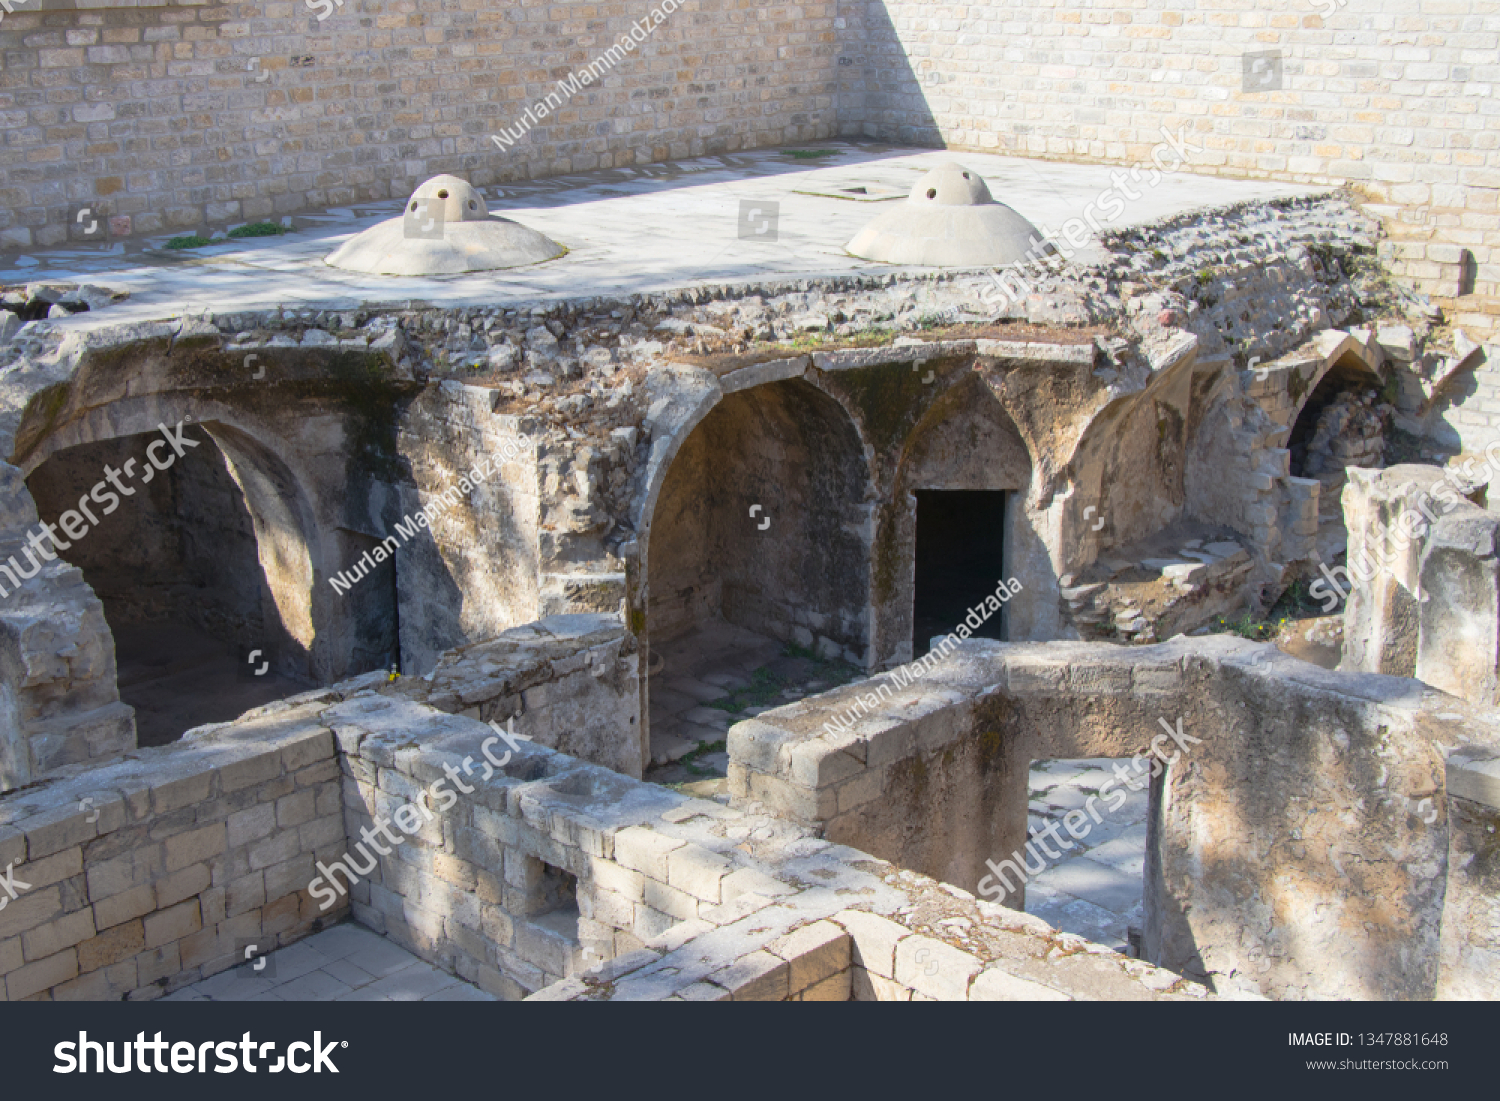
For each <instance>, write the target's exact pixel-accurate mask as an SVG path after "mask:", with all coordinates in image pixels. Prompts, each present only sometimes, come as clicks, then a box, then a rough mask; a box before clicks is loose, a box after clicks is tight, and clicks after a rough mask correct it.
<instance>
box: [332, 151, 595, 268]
mask: <svg viewBox="0 0 1500 1101" xmlns="http://www.w3.org/2000/svg"><path fill="white" fill-rule="evenodd" d="M567 251H568V250H567V249H565V248H563V247H562V245H559V244H558V243H557V242H556V241H554V240H552V239H551V238H548V237H544V236H543V235H542V234H540V233H538V232H536V230H534V229H528V228H527V227H526V226H523V225H521V224H520V223H519V222H513V221H511V220H510V219H509V218H502V217H500V216H499V215H491V214H490V212H489V207H487V206H486V205H485V202H484V196H482V195H481V194H480V193H479V191H478V190H477V189H476V188H474V187H473V186H472V185H470V183H469V182H468V181H467V180H461V179H459V178H458V177H457V176H434V177H433V178H432V179H430V180H428V181H427V182H426V183H424V184H422V185H421V186H420V187H418V188H417V189H416V190H415V191H413V192H412V193H411V198H410V199H408V200H407V201H406V206H405V208H404V209H403V210H402V212H401V216H400V217H399V218H390V219H388V220H386V221H384V222H381V223H380V224H379V225H375V226H371V227H370V228H369V229H367V230H365V231H364V232H363V233H361V234H358V235H357V236H355V237H352V238H350V239H349V240H347V241H345V242H344V243H343V244H342V245H340V246H339V247H338V248H337V249H336V250H334V252H333V253H332V254H331V255H329V257H328V259H327V263H329V264H331V265H332V266H333V267H336V268H344V269H347V270H349V271H362V272H367V273H369V274H371V275H457V274H459V273H461V272H466V271H495V270H498V269H500V268H515V267H520V266H521V265H523V264H535V263H539V262H541V261H543V260H552V259H555V258H556V257H559V256H561V255H563V254H564V253H565V252H567Z"/></svg>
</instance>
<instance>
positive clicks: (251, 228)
mask: <svg viewBox="0 0 1500 1101" xmlns="http://www.w3.org/2000/svg"><path fill="white" fill-rule="evenodd" d="M289 232H291V231H290V230H288V229H287V228H286V226H280V225H277V224H276V223H275V222H251V223H250V224H249V225H247V226H236V227H235V228H234V229H231V230H230V231H229V236H231V237H280V236H281V235H282V234H283V233H289Z"/></svg>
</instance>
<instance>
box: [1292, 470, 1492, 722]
mask: <svg viewBox="0 0 1500 1101" xmlns="http://www.w3.org/2000/svg"><path fill="white" fill-rule="evenodd" d="M1468 465H1469V469H1470V470H1471V472H1472V473H1475V475H1476V477H1475V478H1470V477H1466V476H1465V475H1464V474H1463V473H1462V471H1461V470H1460V469H1459V468H1443V467H1435V466H1417V465H1405V466H1393V467H1388V468H1387V469H1385V470H1378V471H1377V470H1360V469H1351V470H1350V471H1349V482H1348V485H1346V486H1345V488H1344V497H1343V503H1344V520H1345V525H1346V526H1347V528H1348V530H1349V551H1348V555H1347V559H1348V563H1347V565H1346V566H1344V567H1340V568H1339V569H1336V570H1330V571H1327V573H1328V575H1330V576H1325V578H1324V579H1323V583H1324V585H1325V586H1327V587H1329V588H1330V589H1331V588H1332V587H1333V586H1335V585H1337V586H1338V587H1339V588H1341V589H1343V590H1344V591H1346V592H1347V593H1348V597H1349V599H1348V603H1347V604H1346V605H1345V606H1344V659H1343V661H1342V663H1341V664H1340V668H1343V669H1349V670H1357V671H1360V672H1371V673H1390V674H1394V675H1396V676H1415V677H1416V678H1417V679H1418V680H1420V681H1423V682H1425V683H1427V684H1430V685H1432V686H1433V687H1435V688H1441V689H1442V690H1443V691H1445V692H1451V693H1453V694H1454V695H1455V696H1461V697H1463V698H1464V699H1467V700H1471V701H1473V702H1475V703H1482V704H1490V703H1495V702H1497V701H1500V514H1497V513H1493V512H1490V511H1488V510H1487V509H1483V508H1480V507H1479V506H1477V505H1475V504H1473V503H1471V502H1470V501H1468V500H1466V499H1465V498H1464V497H1463V496H1462V494H1463V493H1464V492H1465V491H1467V490H1468V489H1469V488H1470V485H1471V484H1473V483H1474V482H1475V481H1478V482H1483V480H1484V476H1483V475H1482V474H1479V473H1478V472H1477V470H1476V469H1475V468H1474V467H1473V464H1468ZM1315 595H1316V594H1315Z"/></svg>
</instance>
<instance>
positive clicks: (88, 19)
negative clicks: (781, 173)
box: [0, 0, 836, 247]
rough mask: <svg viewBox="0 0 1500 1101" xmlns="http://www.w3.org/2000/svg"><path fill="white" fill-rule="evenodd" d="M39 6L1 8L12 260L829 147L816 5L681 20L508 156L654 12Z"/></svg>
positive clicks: (283, 1)
mask: <svg viewBox="0 0 1500 1101" xmlns="http://www.w3.org/2000/svg"><path fill="white" fill-rule="evenodd" d="M39 7H40V4H38V3H36V2H35V0H33V3H31V4H29V5H25V6H21V5H17V6H16V8H15V10H14V11H13V12H12V13H10V14H7V15H6V16H5V18H4V23H3V25H0V49H3V50H4V51H5V72H4V75H3V78H0V122H3V126H4V130H5V140H4V146H3V147H4V149H5V157H4V160H3V165H0V242H3V244H4V245H5V246H9V247H24V246H31V245H37V246H46V245H52V244H56V243H57V242H59V241H61V240H63V239H65V237H66V236H67V235H68V233H70V232H81V230H82V227H81V226H78V225H75V224H74V223H73V221H72V219H73V214H74V212H75V211H76V210H77V209H78V208H79V207H82V206H91V207H92V208H93V211H94V216H95V217H96V218H97V217H101V216H102V217H104V218H108V219H110V222H109V224H110V227H111V231H112V232H113V233H116V234H121V233H132V234H136V235H139V234H143V233H145V234H150V233H160V232H162V231H164V230H188V229H191V228H192V227H195V226H202V225H204V224H205V223H208V224H216V225H217V224H225V223H235V222H244V221H253V220H257V219H263V218H271V217H276V216H279V215H282V214H286V213H289V212H292V211H297V210H303V209H306V208H309V207H327V206H337V205H339V204H343V203H351V202H357V201H360V200H366V199H385V198H392V197H396V198H404V197H405V196H406V195H408V194H410V192H411V191H412V189H413V188H414V186H415V185H416V184H417V183H419V182H421V181H422V180H423V179H425V178H427V177H429V176H432V175H435V174H437V173H440V172H451V173H455V174H457V175H461V176H464V177H465V178H467V179H469V180H470V181H471V182H472V183H474V184H476V185H479V186H483V185H486V184H492V183H496V182H498V181H503V180H514V179H524V178H527V177H531V176H546V175H558V174H562V173H567V172H580V171H586V170H589V169H596V168H607V167H626V166H631V165H636V164H643V163H646V162H648V161H660V160H665V159H668V158H682V157H690V156H699V155H703V154H709V153H726V152H733V151H735V150H738V149H746V148H753V147H756V146H760V145H768V144H776V143H781V142H796V141H806V140H810V139H814V138H823V137H829V136H831V135H832V134H833V132H834V129H835V122H834V78H833V72H834V68H835V52H836V47H835V44H834V40H833V39H834V18H833V13H834V4H833V3H832V2H831V0H814V2H812V3H807V4H799V5H795V6H791V5H788V6H770V5H756V4H749V3H744V2H741V0H682V3H681V5H680V8H679V10H677V11H676V12H675V13H673V14H672V15H670V16H669V17H668V18H667V20H666V22H665V23H664V24H662V25H661V26H659V27H657V28H656V29H655V31H654V33H652V34H651V35H649V36H648V38H647V40H646V42H645V43H644V44H643V45H641V46H639V47H638V48H636V49H635V50H634V52H633V53H632V54H627V55H626V56H625V58H624V60H622V61H620V62H619V64H618V65H617V66H615V68H614V69H613V70H612V71H611V72H610V73H609V74H608V75H606V76H605V77H604V78H603V79H602V80H600V81H598V82H596V83H595V84H594V85H593V86H592V87H585V88H584V89H583V90H582V91H580V92H579V93H578V94H577V95H575V96H574V97H573V98H572V99H571V101H570V102H568V103H567V104H566V105H565V106H563V107H561V108H560V109H559V110H557V111H556V112H555V113H554V114H552V115H550V116H549V117H547V118H546V119H545V120H544V121H543V122H542V123H541V124H540V125H538V126H537V127H536V128H535V129H534V130H533V131H532V132H531V133H530V134H528V135H527V136H526V137H524V138H522V139H521V140H520V142H519V143H517V144H516V145H515V146H513V147H511V148H509V149H507V150H503V151H502V150H501V149H500V148H499V147H497V145H496V144H495V143H494V142H493V141H491V140H490V139H491V135H493V134H498V133H500V131H501V129H502V127H507V126H509V127H512V128H514V127H515V126H516V125H517V123H518V121H519V120H520V118H521V116H522V114H523V112H525V110H526V109H527V107H528V106H530V105H532V104H534V103H536V102H538V101H539V100H541V99H542V98H544V97H545V96H546V95H547V93H548V92H551V91H554V90H555V88H556V84H557V81H559V80H561V79H563V78H564V77H567V76H568V75H569V74H570V73H573V72H575V71H576V70H577V69H578V68H580V67H581V66H586V65H587V64H589V63H590V62H591V61H592V60H593V59H594V58H596V57H598V56H599V55H600V54H602V53H603V51H604V50H605V49H606V48H607V47H609V46H612V45H614V44H615V43H617V42H618V41H619V40H620V39H621V38H622V37H623V36H625V35H626V33H627V32H628V31H629V29H630V27H631V25H632V21H634V20H638V19H641V18H642V17H644V16H649V14H650V11H651V5H645V4H639V5H632V4H626V3H624V2H621V0H615V2H610V3H605V4H584V3H565V4H561V5H557V4H553V5H514V6H510V7H501V6H496V5H475V4H466V3H460V2H458V0H447V2H446V3H441V4H426V5H423V6H421V7H420V8H418V7H417V6H415V5H412V4H409V3H399V2H396V0H349V2H348V3H347V4H345V3H344V2H343V0H338V6H335V5H334V3H333V2H332V0H329V2H327V3H321V4H316V5H309V4H304V3H302V2H300V0H272V2H270V3H260V2H256V3H235V2H227V3H214V4H178V3H169V2H165V0H147V2H145V3H140V4H135V3H131V4H129V5H128V6H126V5H121V6H111V5H108V4H96V3H92V2H87V0H85V2H79V3H77V6H76V8H75V7H74V5H73V3H68V4H67V6H66V7H59V8H57V9H55V10H54V9H53V8H52V5H51V4H49V5H48V10H45V11H43V10H38V8H39ZM314 8H317V9H321V10H319V11H318V12H317V13H316V14H315V13H314V10H313V9H314ZM325 13H326V18H324V19H321V20H320V19H319V18H318V17H317V16H318V15H322V14H325ZM257 58H258V59H259V60H258V62H254V61H252V59H257ZM252 65H253V68H252ZM262 73H267V74H269V77H268V78H267V79H265V80H257V77H259V76H260V75H261V74H262Z"/></svg>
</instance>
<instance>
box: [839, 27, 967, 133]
mask: <svg viewBox="0 0 1500 1101" xmlns="http://www.w3.org/2000/svg"><path fill="white" fill-rule="evenodd" d="M844 18H845V20H846V26H847V30H846V32H845V34H844V45H843V52H842V54H841V56H840V57H839V111H838V117H839V133H840V134H841V135H843V136H845V137H866V138H878V139H880V140H881V141H889V142H894V143H896V144H899V145H911V146H926V147H929V148H938V149H940V148H943V146H944V140H943V133H942V130H941V129H939V127H938V124H937V120H936V119H935V118H934V117H933V114H932V110H931V109H930V108H929V107H928V105H927V99H928V97H929V96H937V97H942V95H943V90H944V85H945V84H946V83H947V82H948V81H950V80H954V79H956V78H955V77H954V76H953V75H952V74H951V73H949V72H946V71H944V70H943V68H942V67H941V66H939V64H938V63H937V61H936V60H934V59H933V58H922V59H913V58H912V57H910V56H908V54H907V52H906V47H905V46H904V45H903V44H902V42H901V38H900V36H899V35H898V34H897V33H896V26H895V24H894V23H892V22H891V15H890V12H889V11H888V10H886V6H885V4H884V3H882V2H880V0H869V2H867V3H862V4H855V5H852V6H850V7H847V8H845V9H844Z"/></svg>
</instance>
